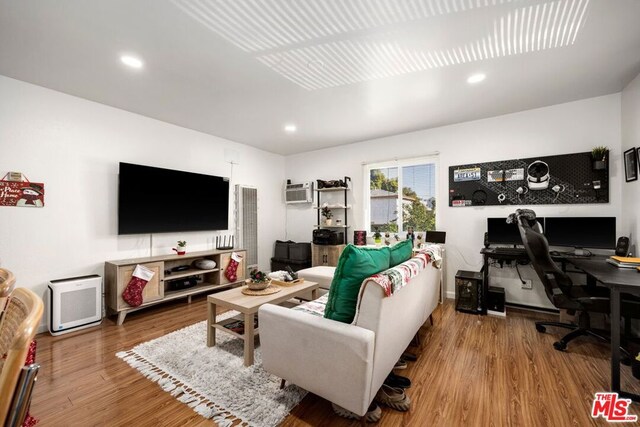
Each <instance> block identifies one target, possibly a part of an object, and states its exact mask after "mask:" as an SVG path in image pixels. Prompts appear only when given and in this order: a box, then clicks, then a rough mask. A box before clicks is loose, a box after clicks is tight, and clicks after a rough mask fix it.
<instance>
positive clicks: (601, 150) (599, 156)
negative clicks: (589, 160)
mask: <svg viewBox="0 0 640 427" xmlns="http://www.w3.org/2000/svg"><path fill="white" fill-rule="evenodd" d="M608 152H609V149H608V148H607V147H605V146H604V145H601V146H598V147H593V149H592V150H591V157H593V160H596V161H601V162H604V161H605V160H606V158H607V153H608Z"/></svg>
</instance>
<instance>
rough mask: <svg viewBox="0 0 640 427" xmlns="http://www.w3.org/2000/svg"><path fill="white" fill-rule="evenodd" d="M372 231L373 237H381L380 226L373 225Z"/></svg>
mask: <svg viewBox="0 0 640 427" xmlns="http://www.w3.org/2000/svg"><path fill="white" fill-rule="evenodd" d="M373 229H374V233H373V238H374V239H376V240H378V239H381V238H382V234H380V228H378V227H374V228H373Z"/></svg>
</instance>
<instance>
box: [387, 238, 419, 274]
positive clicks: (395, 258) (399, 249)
mask: <svg viewBox="0 0 640 427" xmlns="http://www.w3.org/2000/svg"><path fill="white" fill-rule="evenodd" d="M412 252H413V242H412V241H411V240H404V241H402V242H400V243H396V244H395V245H393V246H392V247H391V258H390V260H389V266H390V267H395V266H396V265H398V264H402V263H403V262H405V261H406V260H408V259H410V258H411V254H412Z"/></svg>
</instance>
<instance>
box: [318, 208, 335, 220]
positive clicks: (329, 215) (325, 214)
mask: <svg viewBox="0 0 640 427" xmlns="http://www.w3.org/2000/svg"><path fill="white" fill-rule="evenodd" d="M321 213H322V216H323V217H325V218H326V219H331V218H333V212H331V209H329V208H328V207H327V206H324V207H323V208H322V211H321Z"/></svg>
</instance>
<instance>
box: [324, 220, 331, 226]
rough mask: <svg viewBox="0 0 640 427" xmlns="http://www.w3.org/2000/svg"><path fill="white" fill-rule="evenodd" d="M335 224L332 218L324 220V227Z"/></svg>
mask: <svg viewBox="0 0 640 427" xmlns="http://www.w3.org/2000/svg"><path fill="white" fill-rule="evenodd" d="M331 224H333V220H332V219H331V218H327V219H325V220H324V225H327V226H331Z"/></svg>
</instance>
